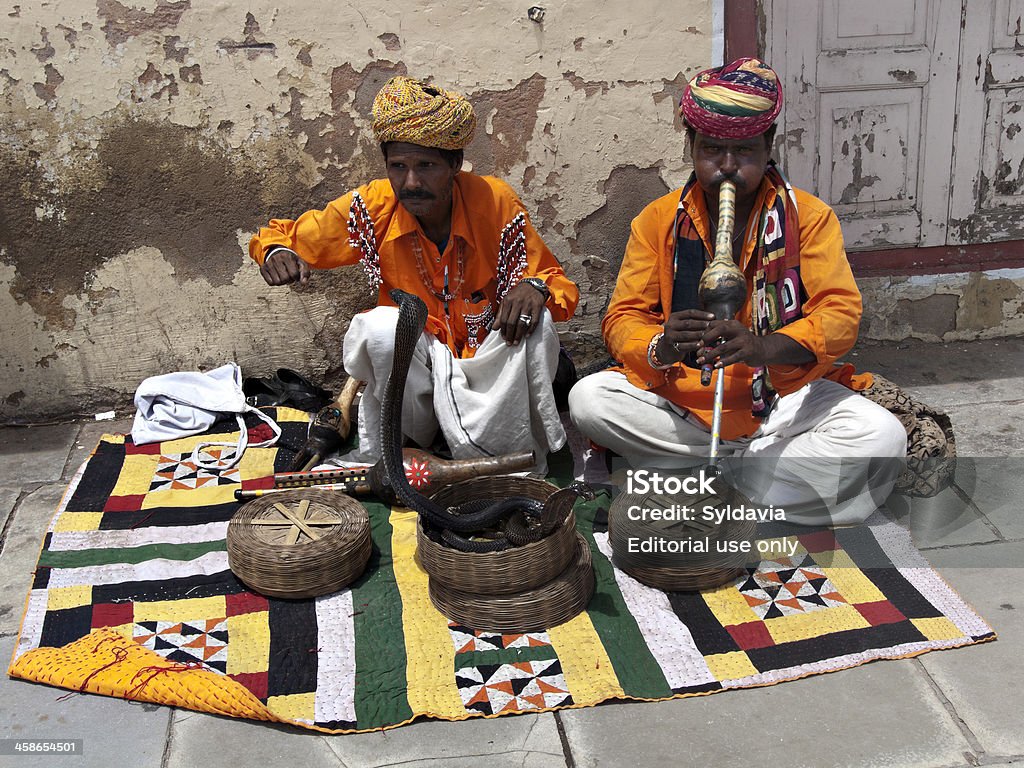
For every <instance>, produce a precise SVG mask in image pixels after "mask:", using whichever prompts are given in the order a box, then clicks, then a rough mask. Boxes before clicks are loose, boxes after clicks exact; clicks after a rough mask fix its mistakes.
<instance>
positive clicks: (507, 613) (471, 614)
mask: <svg viewBox="0 0 1024 768" xmlns="http://www.w3.org/2000/svg"><path fill="white" fill-rule="evenodd" d="M574 540H575V541H574V544H575V552H574V557H573V559H572V562H571V563H569V567H568V568H566V569H565V570H564V571H562V573H560V574H558V575H557V576H556V577H555V578H554V579H552V580H551V581H549V582H548V583H547V584H544V585H542V586H539V587H536V588H534V589H528V590H525V591H523V592H516V593H514V594H509V595H493V596H487V595H477V594H473V593H471V592H462V591H459V590H457V589H452V588H451V587H448V586H446V585H444V584H442V583H440V582H439V581H437V580H436V579H430V582H429V591H430V602H432V603H433V604H434V607H435V608H437V610H439V611H440V612H441V613H443V614H444V615H445V616H446V617H448V618H449V619H450V620H451V621H455V622H457V623H459V624H462V625H463V626H466V627H471V628H473V629H476V630H480V631H485V632H539V631H540V630H544V629H549V628H551V627H555V626H558V625H559V624H563V623H565V622H567V621H568V620H569V619H571V618H573V617H574V616H576V615H577V614H578V613H580V612H581V611H582V610H583V609H584V608H586V607H587V603H589V602H590V598H591V597H592V596H593V594H594V569H593V567H592V565H591V559H590V547H589V546H588V545H587V542H586V540H585V539H584V538H583V537H582V536H580V535H579V534H576V535H575V536H574Z"/></svg>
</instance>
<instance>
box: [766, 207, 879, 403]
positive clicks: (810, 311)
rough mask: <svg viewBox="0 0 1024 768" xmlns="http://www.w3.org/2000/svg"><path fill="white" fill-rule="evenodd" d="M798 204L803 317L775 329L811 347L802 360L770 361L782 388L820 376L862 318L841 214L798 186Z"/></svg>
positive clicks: (853, 334) (854, 336)
mask: <svg viewBox="0 0 1024 768" xmlns="http://www.w3.org/2000/svg"><path fill="white" fill-rule="evenodd" d="M797 194H798V200H797V202H798V204H799V206H800V279H801V281H802V283H803V286H804V290H805V291H806V294H807V298H806V300H805V301H804V304H803V308H802V310H803V317H801V318H800V319H798V320H795V321H794V322H792V323H790V324H789V325H786V326H783V327H782V328H780V329H779V330H777V331H775V333H781V334H784V335H786V336H789V337H790V338H791V339H793V340H794V341H796V342H797V343H799V344H801V345H802V346H804V347H806V348H807V349H809V350H810V351H811V352H813V353H814V362H812V363H808V364H806V365H801V366H771V368H770V372H771V377H772V383H773V385H774V386H775V388H776V389H777V390H778V391H779V392H780V393H787V392H792V391H794V390H795V389H797V388H799V387H801V386H803V385H804V384H806V383H807V382H809V381H812V380H814V379H818V378H822V377H823V376H825V375H826V374H827V373H828V372H829V371H830V370H831V368H832V364H833V363H834V362H835V361H836V360H838V359H839V358H840V357H841V356H842V355H844V354H846V353H847V352H849V351H850V349H852V348H853V345H854V343H855V342H856V341H857V332H858V329H859V327H860V318H861V311H862V305H861V296H860V290H859V289H858V288H857V283H856V281H855V280H854V278H853V271H852V270H851V269H850V263H849V261H848V260H847V258H846V250H845V249H844V247H843V233H842V230H841V229H840V226H839V219H838V218H836V215H835V213H834V212H833V211H832V209H831V208H829V207H828V206H826V205H825V204H824V203H822V202H821V201H820V200H818V199H817V198H815V197H812V196H811V195H807V194H804V193H800V192H798V193H797Z"/></svg>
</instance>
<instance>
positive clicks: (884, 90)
mask: <svg viewBox="0 0 1024 768" xmlns="http://www.w3.org/2000/svg"><path fill="white" fill-rule="evenodd" d="M960 1H961V0H858V2H856V3H853V2H842V1H841V0H769V1H768V2H765V4H764V7H765V11H766V19H767V21H768V29H767V32H768V36H767V46H766V48H767V51H768V61H769V62H770V63H772V64H773V66H775V67H776V69H777V70H778V71H779V74H780V77H781V78H782V85H783V89H784V94H785V98H786V106H785V108H784V110H783V113H782V124H781V126H780V127H781V134H782V137H781V139H780V142H779V147H778V150H779V152H778V153H779V156H780V159H781V160H782V163H783V167H784V169H786V170H787V171H788V172H789V175H790V178H791V179H792V181H793V183H794V184H796V185H797V186H802V187H804V188H805V189H809V190H810V191H812V192H814V193H815V194H817V195H818V196H819V197H821V198H822V199H824V200H825V202H827V203H829V204H830V205H832V206H833V207H834V208H835V209H836V213H837V214H838V215H839V218H840V221H841V222H842V223H843V232H844V237H845V239H846V244H847V248H848V249H849V250H864V249H872V248H889V247H897V246H908V245H943V244H945V241H946V228H947V216H948V203H949V188H950V181H949V179H950V168H951V158H950V148H951V146H952V137H953V123H954V110H952V109H951V108H950V103H949V102H950V100H949V99H948V98H941V97H940V98H935V95H936V94H940V95H941V94H948V93H949V92H950V91H951V90H955V84H956V74H957V73H956V68H957V64H958V62H959V56H958V53H959V36H960ZM1004 1H1005V2H1011V0H1004ZM1012 1H1013V2H1015V3H1018V2H1024V0H1012Z"/></svg>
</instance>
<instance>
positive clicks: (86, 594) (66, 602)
mask: <svg viewBox="0 0 1024 768" xmlns="http://www.w3.org/2000/svg"><path fill="white" fill-rule="evenodd" d="M91 604H92V587H91V586H77V587H51V588H50V589H48V590H46V610H48V611H60V610H63V609H66V608H78V607H79V606H82V605H91Z"/></svg>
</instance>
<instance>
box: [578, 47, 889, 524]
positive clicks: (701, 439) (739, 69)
mask: <svg viewBox="0 0 1024 768" xmlns="http://www.w3.org/2000/svg"><path fill="white" fill-rule="evenodd" d="M781 108H782V91H781V88H780V86H779V82H778V78H777V76H776V74H775V72H774V71H773V70H772V69H771V68H770V67H769V66H767V65H766V64H764V63H762V62H760V61H758V60H756V59H739V60H737V61H734V62H732V63H731V64H728V65H726V66H723V67H718V68H714V69H709V70H705V71H703V72H701V73H699V74H698V75H697V76H696V77H694V78H693V79H692V80H691V81H690V82H689V84H688V85H687V87H686V90H685V93H684V95H683V98H682V101H681V104H680V113H681V115H682V118H683V121H684V124H685V128H686V133H687V139H688V143H689V148H690V154H691V158H692V162H693V169H694V170H693V174H692V175H691V177H690V179H689V181H688V182H687V184H686V185H685V186H684V187H683V188H682V189H681V190H679V189H677V190H675V191H673V192H671V193H669V194H667V195H665V196H664V197H662V198H660V199H658V200H655V201H654V202H652V203H651V204H650V205H648V206H647V207H646V208H645V209H644V210H643V211H642V212H641V213H640V215H639V216H637V217H636V219H635V220H634V221H633V224H632V230H631V233H630V238H629V243H628V245H627V246H626V252H625V256H624V259H623V262H622V267H621V269H620V271H619V276H618V282H617V284H616V287H615V291H614V293H613V295H612V298H611V302H610V304H609V307H608V312H607V314H606V316H605V318H604V321H603V325H602V330H603V334H604V339H605V343H606V345H607V347H608V350H609V352H610V353H611V355H612V356H613V357H614V358H615V359H616V360H617V361H619V362H620V366H619V367H618V368H615V369H612V370H608V371H603V372H601V373H597V374H594V375H592V376H589V377H587V378H585V379H583V380H582V381H580V382H579V383H578V384H577V385H576V387H575V388H574V389H573V391H572V393H571V394H570V409H571V414H572V418H573V421H574V422H575V424H576V425H577V426H578V427H579V429H580V430H581V431H582V432H583V433H584V434H586V435H587V436H588V437H590V438H591V440H593V441H594V442H595V443H597V444H598V445H601V446H604V447H606V448H608V449H611V450H613V451H615V452H616V453H618V454H620V455H621V456H623V457H624V458H625V459H626V460H627V461H628V462H629V463H630V464H631V465H632V466H633V467H635V468H639V467H650V468H659V467H660V468H682V467H686V466H693V465H696V464H700V463H704V462H706V458H704V457H707V456H708V448H709V444H710V443H711V434H710V432H709V427H710V425H711V415H712V409H713V398H714V388H713V387H710V386H706V385H705V384H702V382H701V370H700V369H701V367H702V366H712V367H713V368H714V369H716V370H717V373H716V376H724V377H725V391H724V399H723V412H722V417H721V438H722V442H721V451H722V455H723V456H725V457H729V456H733V457H736V458H738V459H743V460H744V461H743V462H742V464H741V466H742V468H743V469H742V473H741V476H740V475H737V477H736V483H737V486H738V487H739V490H741V491H743V492H744V493H746V495H747V496H748V497H750V498H751V499H752V500H755V501H762V502H764V503H770V504H773V505H776V506H779V507H783V508H784V509H785V510H786V513H787V519H788V520H790V521H794V522H803V523H808V524H818V523H850V522H858V521H861V520H863V519H864V518H866V517H867V516H868V515H869V514H870V513H871V512H872V511H873V510H874V509H875V508H876V507H877V506H878V505H879V504H880V503H881V502H882V501H884V499H885V497H886V496H887V495H888V493H889V492H890V491H891V489H892V487H893V484H894V483H895V481H896V478H897V476H898V475H899V473H900V471H901V469H902V466H903V457H904V456H905V452H906V432H905V430H904V428H903V427H902V425H901V424H900V422H899V421H898V420H897V419H896V418H895V417H894V416H893V415H892V414H890V413H889V412H888V411H886V410H885V409H884V408H882V407H881V406H879V405H876V404H875V403H872V402H870V401H868V400H867V399H866V398H864V397H861V396H860V395H858V394H856V393H855V392H854V391H852V390H851V387H856V388H863V387H866V386H868V385H869V384H870V379H869V378H865V377H858V376H854V375H853V371H852V366H843V367H839V366H836V365H835V363H836V361H837V360H838V359H839V357H840V356H842V355H844V354H845V353H847V352H848V351H849V350H850V349H851V347H852V346H853V344H854V342H855V341H856V338H857V330H858V325H859V322H860V317H861V297H860V292H859V290H858V288H857V285H856V283H855V282H854V278H853V273H852V272H851V270H850V265H849V263H848V261H847V259H846V252H845V250H844V248H843V238H842V233H841V231H840V226H839V221H838V219H837V218H836V215H835V213H834V212H833V211H832V210H831V209H830V208H829V207H828V206H827V205H826V204H825V203H823V202H822V201H821V200H819V199H818V198H816V197H814V196H812V195H810V194H808V193H807V192H804V191H803V190H800V189H795V188H793V187H792V186H791V185H790V184H789V183H788V182H787V181H786V178H785V177H784V176H783V174H782V172H781V171H780V170H779V169H778V168H777V167H776V166H775V164H774V162H773V161H772V159H771V149H772V141H773V139H774V134H775V123H774V121H775V119H776V117H777V116H778V114H779V112H780V110H781ZM725 180H728V181H731V182H733V184H734V185H735V188H736V212H735V228H734V232H733V236H732V254H733V260H734V261H735V262H736V264H737V265H738V266H739V267H740V269H741V270H742V272H743V274H744V276H745V278H746V287H747V296H746V300H745V302H744V303H743V304H742V307H741V308H740V310H739V312H738V313H737V315H736V316H735V317H731V318H718V319H716V318H715V316H714V315H713V314H711V313H709V312H705V311H703V310H702V309H701V306H700V302H699V297H698V291H697V286H698V281H699V279H700V277H701V274H702V272H703V271H704V268H705V266H706V265H707V264H708V263H709V262H710V257H711V254H712V253H713V249H714V242H715V238H716V226H717V222H718V190H719V186H720V185H721V183H722V182H723V181H725ZM747 459H751V460H752V461H746V460H747ZM736 463H737V462H736V461H733V465H734V466H735V465H736ZM726 465H727V466H728V459H727V460H726Z"/></svg>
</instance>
